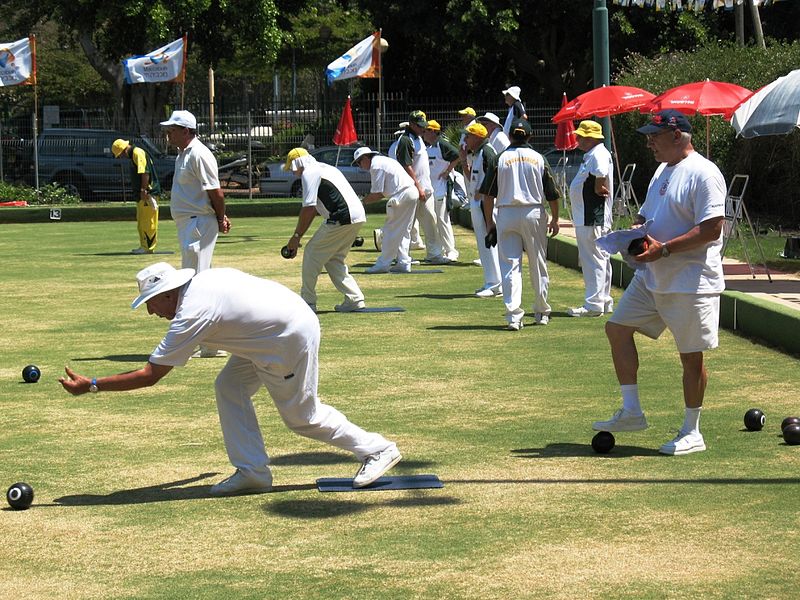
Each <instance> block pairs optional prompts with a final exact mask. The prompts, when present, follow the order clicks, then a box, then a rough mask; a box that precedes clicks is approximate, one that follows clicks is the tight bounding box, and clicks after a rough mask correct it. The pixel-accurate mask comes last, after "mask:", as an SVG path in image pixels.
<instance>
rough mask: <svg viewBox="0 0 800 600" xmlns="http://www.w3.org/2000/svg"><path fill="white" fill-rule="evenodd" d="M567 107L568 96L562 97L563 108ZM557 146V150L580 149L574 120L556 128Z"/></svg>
mask: <svg viewBox="0 0 800 600" xmlns="http://www.w3.org/2000/svg"><path fill="white" fill-rule="evenodd" d="M566 105H567V95H566V94H564V95H563V96H562V97H561V108H564V107H565V106H566ZM555 146H556V149H557V150H574V149H575V148H577V147H578V140H577V138H576V137H575V127H574V126H573V123H572V120H566V121H561V122H560V123H559V124H558V127H556V139H555Z"/></svg>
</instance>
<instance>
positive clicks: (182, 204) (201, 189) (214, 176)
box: [169, 138, 219, 218]
mask: <svg viewBox="0 0 800 600" xmlns="http://www.w3.org/2000/svg"><path fill="white" fill-rule="evenodd" d="M218 188H219V173H218V170H217V159H216V158H214V155H213V154H212V153H211V150H209V149H208V147H206V145H205V144H203V142H201V141H200V140H199V139H198V138H193V139H192V141H191V142H189V145H188V146H186V148H184V149H183V151H182V152H181V153H180V154H178V157H177V158H176V159H175V174H174V176H173V178H172V194H171V196H170V201H169V209H170V213H171V214H172V216H173V218H174V217H191V216H195V215H210V216H215V214H216V213H215V212H214V208H213V207H212V206H211V201H210V200H209V199H208V194H207V193H206V191H207V190H215V189H218Z"/></svg>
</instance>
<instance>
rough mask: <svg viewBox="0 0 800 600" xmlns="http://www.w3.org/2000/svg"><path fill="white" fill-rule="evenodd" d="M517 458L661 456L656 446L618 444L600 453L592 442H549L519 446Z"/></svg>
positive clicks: (515, 453)
mask: <svg viewBox="0 0 800 600" xmlns="http://www.w3.org/2000/svg"><path fill="white" fill-rule="evenodd" d="M511 453H512V454H514V455H515V456H516V457H517V458H563V457H565V456H596V457H598V458H627V457H630V456H661V454H660V453H659V452H658V450H656V449H655V448H643V447H641V446H626V445H621V444H617V445H615V446H614V449H613V450H611V452H609V453H608V454H598V453H597V452H595V451H594V450H593V449H592V446H591V444H590V443H586V444H565V443H560V444H547V446H545V447H543V448H518V449H516V450H512V451H511Z"/></svg>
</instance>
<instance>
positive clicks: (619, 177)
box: [608, 117, 622, 185]
mask: <svg viewBox="0 0 800 600" xmlns="http://www.w3.org/2000/svg"><path fill="white" fill-rule="evenodd" d="M608 128H609V129H610V130H611V147H612V148H613V149H614V164H616V165H617V185H619V182H621V181H622V171H621V170H620V168H619V154H618V153H617V140H616V138H615V137H614V124H613V123H612V119H611V117H609V119H608Z"/></svg>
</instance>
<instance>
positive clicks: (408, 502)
mask: <svg viewBox="0 0 800 600" xmlns="http://www.w3.org/2000/svg"><path fill="white" fill-rule="evenodd" d="M353 493H359V492H358V491H357V490H354V491H353ZM365 498H370V499H373V498H375V496H374V495H373V494H372V493H370V494H369V495H368V496H365ZM461 503H462V500H460V499H458V498H454V497H453V496H438V495H437V496H432V495H427V494H415V495H413V496H403V497H402V498H390V499H389V500H384V501H381V502H356V501H355V500H338V499H327V498H325V499H319V500H318V499H316V498H315V499H307V500H280V501H278V502H273V503H270V504H265V505H264V507H263V510H264V512H265V513H269V514H273V515H277V516H280V517H289V518H292V519H330V518H335V517H347V516H350V515H354V514H358V513H363V512H366V511H368V510H373V509H376V508H427V507H431V506H452V505H455V504H461Z"/></svg>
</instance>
